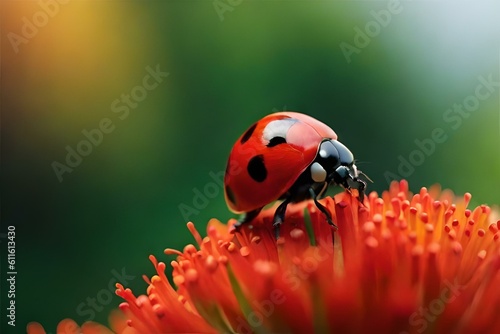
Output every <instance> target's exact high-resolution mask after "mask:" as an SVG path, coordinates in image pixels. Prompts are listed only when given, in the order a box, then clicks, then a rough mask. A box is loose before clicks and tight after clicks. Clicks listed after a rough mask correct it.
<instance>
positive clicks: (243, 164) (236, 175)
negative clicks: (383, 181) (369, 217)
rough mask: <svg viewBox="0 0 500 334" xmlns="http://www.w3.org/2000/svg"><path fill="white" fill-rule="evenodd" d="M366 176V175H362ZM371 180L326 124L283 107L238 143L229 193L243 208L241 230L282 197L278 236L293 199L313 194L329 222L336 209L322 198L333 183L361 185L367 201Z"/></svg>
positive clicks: (234, 205) (232, 203) (230, 201)
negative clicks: (368, 184)
mask: <svg viewBox="0 0 500 334" xmlns="http://www.w3.org/2000/svg"><path fill="white" fill-rule="evenodd" d="M360 177H361V178H363V179H361V178H360ZM366 180H370V179H369V178H368V177H367V176H366V175H365V174H363V172H361V171H359V170H358V169H357V167H356V165H355V164H354V156H353V154H352V153H351V151H350V150H349V149H348V148H347V147H346V146H344V145H343V144H342V143H341V142H339V141H338V140H337V134H336V133H335V132H334V131H333V130H332V129H331V128H330V127H329V126H327V125H325V124H324V123H322V122H320V121H318V120H316V119H314V118H312V117H311V116H308V115H305V114H301V113H297V112H289V111H285V112H278V113H274V114H270V115H268V116H265V117H264V118H262V119H261V120H259V121H257V122H256V123H254V124H253V125H252V126H250V127H249V128H248V130H246V131H245V133H243V134H242V135H241V137H240V138H239V139H238V140H237V141H236V143H235V144H234V146H233V148H232V150H231V153H230V155H229V160H228V162H227V167H226V173H225V178H224V192H225V198H226V203H227V205H228V207H229V209H230V210H231V211H233V212H235V213H243V216H242V218H241V219H240V221H239V223H238V224H236V225H235V228H236V229H237V228H238V227H239V226H241V225H242V224H245V223H249V222H251V221H252V220H253V219H254V218H255V217H256V216H257V215H258V214H259V213H260V211H261V210H262V208H263V207H264V206H265V205H267V204H269V203H271V202H274V201H276V200H283V202H282V203H281V204H280V205H279V206H278V208H277V209H276V212H275V215H274V220H273V226H274V232H275V236H276V239H278V237H279V227H280V225H281V224H282V223H283V221H284V217H285V213H286V208H287V205H288V204H289V203H297V202H301V201H304V200H306V199H310V198H312V199H313V200H314V203H315V205H316V206H317V207H318V209H319V210H320V211H321V212H322V213H323V214H324V215H325V216H326V219H327V220H328V223H329V224H330V225H332V226H333V227H335V228H336V225H335V224H334V223H333V221H332V216H331V213H330V212H329V211H328V209H326V208H325V207H324V206H323V205H322V204H320V203H319V202H318V198H321V196H322V195H323V194H324V193H325V191H326V190H327V188H328V186H330V185H340V186H342V187H344V188H345V189H346V190H348V191H350V190H351V189H356V190H358V193H359V201H360V202H361V203H363V201H364V192H365V188H366Z"/></svg>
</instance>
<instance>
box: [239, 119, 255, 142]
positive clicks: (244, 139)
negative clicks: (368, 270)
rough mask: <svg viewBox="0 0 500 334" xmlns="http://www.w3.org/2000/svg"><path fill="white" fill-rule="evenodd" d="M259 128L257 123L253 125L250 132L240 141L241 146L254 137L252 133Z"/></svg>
mask: <svg viewBox="0 0 500 334" xmlns="http://www.w3.org/2000/svg"><path fill="white" fill-rule="evenodd" d="M256 127H257V123H255V124H254V125H252V126H251V127H249V128H248V130H247V131H246V132H245V133H244V134H243V136H242V137H241V140H240V144H245V143H246V142H247V140H248V139H250V137H251V136H252V133H253V132H254V131H255V128H256Z"/></svg>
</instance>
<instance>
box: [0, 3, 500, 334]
mask: <svg viewBox="0 0 500 334" xmlns="http://www.w3.org/2000/svg"><path fill="white" fill-rule="evenodd" d="M1 6H2V9H1V13H2V18H1V21H2V22H1V24H2V26H1V28H2V41H1V43H2V44H1V52H2V55H1V57H2V58H1V61H2V62H1V71H2V73H1V75H2V77H1V107H2V128H1V131H2V138H1V139H2V174H1V178H2V179H1V182H2V183H1V189H2V230H1V232H2V233H6V231H7V226H8V225H14V226H15V228H16V245H17V253H16V254H17V257H16V267H17V272H18V275H17V282H16V307H17V309H16V326H17V327H16V328H15V329H12V328H10V327H9V328H6V327H3V326H5V325H6V317H5V315H4V314H3V315H2V318H1V322H2V327H3V328H4V329H5V328H6V331H3V332H4V333H21V332H23V331H24V327H25V325H26V323H27V322H29V321H39V322H42V323H43V324H44V325H45V327H46V329H48V330H49V332H52V333H54V332H55V327H56V324H57V322H58V321H59V320H61V319H63V318H65V317H70V318H73V319H75V320H76V321H77V322H79V323H82V322H84V321H86V320H89V319H92V320H96V321H99V322H102V323H106V322H107V320H106V319H107V315H108V313H109V312H110V310H112V309H114V308H116V307H117V305H118V304H119V303H120V302H121V300H120V298H119V297H117V296H114V294H111V292H110V290H109V288H108V285H109V283H110V281H111V280H112V279H113V278H114V277H116V272H118V273H120V274H122V273H125V274H126V275H128V276H129V277H128V278H126V280H127V282H126V283H127V284H126V285H127V286H129V287H131V288H132V289H133V290H134V291H135V292H137V293H141V292H143V291H144V290H145V287H146V285H145V283H144V282H143V280H142V278H141V275H142V274H147V275H151V274H152V273H153V267H152V265H151V264H150V263H149V261H148V255H149V254H154V255H156V256H157V257H158V258H159V259H160V260H162V261H166V262H167V263H168V262H169V261H171V260H172V258H171V257H168V256H166V255H163V250H164V249H165V248H166V247H170V248H177V249H182V248H183V246H184V245H186V244H187V243H191V242H192V241H193V240H192V238H191V237H190V235H189V233H188V231H187V229H186V228H185V223H186V221H187V220H192V221H193V222H194V223H195V225H196V226H197V227H198V229H199V230H201V231H204V226H205V224H206V222H207V221H208V220H209V219H210V218H212V217H217V218H219V219H220V220H222V221H226V220H227V219H229V218H231V217H234V215H233V214H232V213H230V212H229V211H228V210H227V208H226V205H225V202H224V197H223V193H222V187H221V186H220V184H219V183H217V182H216V181H215V180H214V178H213V175H220V173H222V171H223V170H224V168H225V165H226V159H227V155H228V153H229V150H230V149H231V146H232V144H233V143H234V141H235V140H236V138H237V137H238V136H239V135H240V134H241V133H242V132H243V131H244V130H245V129H246V128H247V127H248V126H249V125H250V124H252V123H253V122H254V121H256V120H257V119H259V118H261V117H262V116H264V115H266V114H269V113H271V112H273V111H280V110H295V111H300V112H304V113H308V114H310V115H312V116H314V117H316V118H318V119H320V120H322V121H324V122H325V123H327V124H329V125H330V126H332V127H333V128H334V129H335V131H336V132H337V134H338V135H339V139H340V140H341V141H342V142H343V143H344V144H346V145H347V146H348V147H349V148H350V149H351V150H352V152H353V153H354V154H355V156H356V158H357V159H358V161H359V163H358V167H359V168H360V169H362V170H363V171H365V172H366V173H367V174H368V175H369V176H370V177H371V178H372V179H373V180H374V183H373V184H370V185H369V190H370V191H371V190H376V191H382V190H384V189H385V188H387V186H388V180H389V179H390V178H393V177H397V178H402V177H405V178H407V179H408V180H409V182H410V186H411V188H412V190H413V191H418V189H419V188H420V187H421V186H430V185H432V184H434V183H441V184H442V186H443V187H446V188H452V189H453V190H455V191H456V192H457V193H459V194H462V193H464V192H466V191H469V192H471V193H472V194H473V202H474V204H481V203H488V204H495V203H497V204H498V203H500V187H499V185H500V154H499V153H500V120H499V118H500V106H499V84H498V82H499V81H500V78H499V72H500V68H499V63H500V20H499V16H500V15H499V13H500V5H499V2H498V1H476V2H472V1H462V2H456V1H412V2H406V1H403V2H401V3H397V2H388V1H354V2H352V1H251V0H242V1H241V0H233V1H229V0H217V1H212V0H207V1H191V0H184V1H180V0H179V1H168V0H165V1H97V0H96V1H66V0H65V1H62V0H60V1H57V0H42V1H3V2H2V4H1ZM389 10H392V13H391V12H390V11H389ZM44 13H45V14H44ZM374 13H375V14H374ZM388 13H390V17H389V16H388V15H387V14H388ZM377 17H378V19H379V21H380V22H382V23H377V21H376V18H377ZM377 27H378V28H377ZM366 29H368V31H367V30H366ZM359 31H362V32H361V33H360V32H359ZM363 34H364V35H365V37H363ZM343 49H344V51H343ZM345 50H348V51H349V50H350V51H352V52H351V53H350V54H349V55H348V56H346V52H348V51H345ZM148 68H149V70H148ZM155 70H158V71H159V72H162V73H167V72H168V76H167V75H166V74H160V75H158V77H157V79H158V84H157V85H156V87H154V88H151V87H152V86H151V85H153V84H154V83H155V81H154V80H152V79H151V78H150V79H147V80H149V81H147V82H146V85H149V87H150V88H151V90H145V89H144V88H141V87H144V83H143V79H144V77H145V76H146V75H148V73H149V72H148V71H155ZM159 72H158V73H159ZM480 77H483V78H484V79H485V80H490V81H491V82H492V84H491V85H490V88H486V87H483V88H478V86H479V85H480V84H481V79H480ZM488 78H490V79H488ZM477 89H479V92H480V94H482V95H481V96H483V97H484V96H485V95H488V94H489V95H488V96H487V97H484V99H483V100H480V101H479V105H476V106H474V105H473V103H474V101H475V100H474V98H473V97H471V96H474V95H475V94H476V90H477ZM144 92H145V93H146V94H144ZM131 94H132V97H131V100H130V101H129V102H127V101H126V100H122V99H126V98H127V95H131ZM141 94H142V95H141ZM134 96H135V98H134ZM134 99H135V100H134ZM464 101H465V103H471V107H469V108H470V109H473V111H471V112H470V113H469V112H468V111H467V112H464V113H463V114H460V113H457V112H454V111H447V110H448V109H450V108H453V106H454V105H455V104H457V105H459V104H463V103H464ZM128 103H129V104H128ZM103 120H104V121H103ZM102 122H104V123H105V126H104V127H105V129H107V130H108V132H109V133H105V134H103V137H102V140H100V143H99V145H92V146H91V148H89V147H84V146H85V144H81V143H82V141H83V140H85V139H86V137H85V135H84V134H83V132H82V131H84V130H86V131H92V130H93V129H96V128H99V127H100V126H101V124H102ZM111 129H112V130H111ZM436 129H438V130H436ZM439 129H442V131H441V135H440V138H441V139H442V138H444V137H445V138H446V140H444V142H439V143H434V146H435V147H434V149H433V150H431V151H428V152H427V154H424V153H418V152H417V150H419V147H418V146H417V144H416V142H415V141H416V140H420V141H424V142H426V141H425V140H426V139H428V138H432V133H433V132H435V131H438V132H439V131H440V130H439ZM96 136H97V137H96V138H97V139H96V140H98V139H99V135H96ZM427 142H428V141H427ZM78 145H80V149H82V150H84V151H85V150H87V151H89V150H90V149H91V150H92V151H91V152H90V153H89V154H87V156H83V157H82V159H81V161H80V162H79V163H77V162H75V161H76V160H74V161H73V164H74V165H76V167H74V168H71V172H69V169H68V170H64V171H63V172H61V171H60V175H59V177H58V176H57V173H56V172H55V170H54V164H55V162H56V163H60V164H61V165H58V166H59V167H58V168H62V167H61V166H62V164H64V165H67V163H66V156H67V154H68V150H71V149H74V150H77V149H78ZM82 145H83V146H82ZM428 145H430V144H428ZM431 146H432V145H430V146H427V147H428V150H430V147H431ZM68 147H69V148H68ZM415 152H417V153H415ZM412 157H413V158H412ZM422 157H423V158H422ZM73 159H77V158H73ZM401 159H405V160H407V161H410V160H411V159H413V160H411V161H413V162H417V163H418V165H416V164H412V163H411V162H410V164H412V168H413V170H411V169H410V170H408V168H409V167H408V166H406V169H404V167H401V166H400V165H401V163H402V162H401V161H402V160H401ZM398 168H399V171H398ZM401 168H403V169H401ZM401 171H403V173H402V172H401ZM389 173H391V174H389ZM214 185H215V186H214ZM198 191H199V192H200V193H201V194H204V195H203V196H205V197H206V200H203V199H202V198H201V196H200V195H198V197H196V196H197V195H196V194H197V193H198ZM181 209H182V210H184V211H182V210H181ZM182 212H184V214H183V213H182ZM2 236H3V239H2V259H1V263H2V267H3V268H4V270H3V273H5V264H6V255H5V254H6V253H5V245H6V243H5V241H6V240H5V234H4V235H2ZM4 282H5V278H4V277H2V291H1V294H2V300H3V301H5V300H6V298H5V294H6V290H5V285H4V284H3V283H4ZM111 283H113V281H111ZM92 300H94V301H92ZM3 301H2V303H4V302H3ZM94 303H95V304H94ZM5 307H6V305H5V304H2V305H1V310H2V313H4V312H5V311H4V310H5Z"/></svg>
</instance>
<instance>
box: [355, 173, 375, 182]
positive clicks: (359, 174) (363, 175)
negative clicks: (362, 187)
mask: <svg viewBox="0 0 500 334" xmlns="http://www.w3.org/2000/svg"><path fill="white" fill-rule="evenodd" d="M358 176H361V177H363V179H365V181H368V182H371V183H373V180H372V179H370V177H369V176H368V175H366V174H365V173H363V172H362V171H358Z"/></svg>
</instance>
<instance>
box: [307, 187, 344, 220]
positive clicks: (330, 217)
mask: <svg viewBox="0 0 500 334" xmlns="http://www.w3.org/2000/svg"><path fill="white" fill-rule="evenodd" d="M327 186H328V183H325V186H323V189H322V190H321V191H320V194H322V193H323V192H324V191H325V188H326V187H327ZM309 193H310V194H311V197H312V198H313V200H314V204H315V205H316V207H317V208H318V209H319V211H321V212H322V213H323V214H324V215H325V217H326V220H327V221H328V224H330V225H332V226H333V227H334V228H335V229H337V228H338V227H337V225H335V223H334V222H333V220H332V215H331V214H330V212H329V211H328V209H327V208H325V207H324V206H323V205H322V204H321V203H320V202H318V195H316V193H315V192H314V189H313V188H309Z"/></svg>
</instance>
